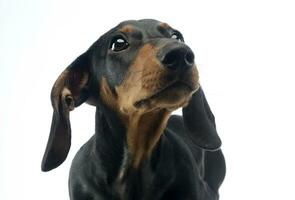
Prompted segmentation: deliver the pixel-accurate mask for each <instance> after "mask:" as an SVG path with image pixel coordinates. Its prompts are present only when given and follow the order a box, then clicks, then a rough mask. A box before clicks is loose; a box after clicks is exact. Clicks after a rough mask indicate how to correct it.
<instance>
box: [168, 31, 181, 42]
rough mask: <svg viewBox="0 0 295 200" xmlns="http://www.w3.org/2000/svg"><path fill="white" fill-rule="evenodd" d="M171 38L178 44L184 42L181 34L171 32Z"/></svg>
mask: <svg viewBox="0 0 295 200" xmlns="http://www.w3.org/2000/svg"><path fill="white" fill-rule="evenodd" d="M171 38H172V39H175V40H178V41H179V42H184V39H183V37H182V35H181V33H179V32H173V33H172V35H171Z"/></svg>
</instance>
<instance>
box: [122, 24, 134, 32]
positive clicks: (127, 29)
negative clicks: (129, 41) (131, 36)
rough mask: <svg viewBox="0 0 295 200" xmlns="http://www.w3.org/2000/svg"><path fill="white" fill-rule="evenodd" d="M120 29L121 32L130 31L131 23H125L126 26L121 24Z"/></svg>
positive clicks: (131, 29) (131, 28)
mask: <svg viewBox="0 0 295 200" xmlns="http://www.w3.org/2000/svg"><path fill="white" fill-rule="evenodd" d="M120 31H121V32H123V33H132V31H133V27H132V26H131V25H126V26H123V27H122V28H121V29H120Z"/></svg>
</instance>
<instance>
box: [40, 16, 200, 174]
mask: <svg viewBox="0 0 295 200" xmlns="http://www.w3.org/2000/svg"><path fill="white" fill-rule="evenodd" d="M198 87H199V83H198V72H197V69H196V66H195V64H194V54H193V52H192V50H191V49H190V48H189V47H188V46H187V45H186V44H185V43H184V39H183V36H182V34H181V33H180V32H179V31H177V30H176V29H173V28H172V27H170V26H169V25H168V24H166V23H161V22H159V21H156V20H150V19H146V20H139V21H125V22H122V23H120V24H119V25H118V26H116V27H115V28H113V29H111V30H110V31H109V32H107V33H106V34H104V35H103V36H102V37H100V38H99V39H98V40H97V41H96V42H95V43H94V44H93V45H92V46H91V47H90V48H89V49H88V50H87V51H86V52H85V53H84V54H82V55H81V56H79V57H78V58H77V59H76V60H75V61H74V62H73V63H72V64H71V65H69V67H67V68H66V69H65V71H64V72H63V73H62V74H61V75H60V76H59V78H58V79H57V80H56V82H55V84H54V86H53V88H52V92H51V100H52V106H53V108H54V113H53V119H52V126H51V132H50V136H49V140H48V144H47V148H46V151H45V155H44V158H43V162H42V170H43V171H48V170H51V169H53V168H55V167H57V166H58V165H60V164H61V163H62V162H63V161H64V160H65V158H66V156H67V154H68V151H69V148H70V142H71V130H70V121H69V111H71V110H73V109H74V108H75V107H77V106H79V105H80V104H82V103H83V102H86V101H87V102H88V103H89V104H92V105H96V106H97V105H98V104H100V103H103V104H104V105H106V106H108V107H109V108H110V109H112V110H114V111H116V112H118V114H119V115H130V114H133V113H136V112H141V113H145V112H151V111H153V110H157V109H167V110H169V111H173V110H175V109H177V108H179V107H183V106H185V105H186V104H187V103H188V102H189V100H190V97H191V95H192V94H193V93H194V92H195V91H196V90H197V89H198Z"/></svg>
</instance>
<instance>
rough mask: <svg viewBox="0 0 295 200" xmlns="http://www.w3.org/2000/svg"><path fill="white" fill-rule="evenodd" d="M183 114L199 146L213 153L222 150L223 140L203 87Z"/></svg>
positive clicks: (190, 132)
mask: <svg viewBox="0 0 295 200" xmlns="http://www.w3.org/2000/svg"><path fill="white" fill-rule="evenodd" d="M182 112H183V121H184V125H185V127H186V129H187V130H188V132H189V136H190V137H191V139H192V141H193V142H194V143H195V144H196V145H197V146H199V147H201V148H203V149H206V150H211V151H214V150H217V149H219V148H220V146H221V140H220V138H219V136H218V134H217V131H216V125H215V118H214V115H213V113H212V112H211V110H210V107H209V105H208V102H207V100H206V97H205V94H204V92H203V90H202V88H201V87H200V88H199V90H198V91H197V92H195V93H194V94H193V96H192V98H191V100H190V102H189V104H188V106H186V107H184V108H183V109H182Z"/></svg>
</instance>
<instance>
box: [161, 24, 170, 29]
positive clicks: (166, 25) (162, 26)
mask: <svg viewBox="0 0 295 200" xmlns="http://www.w3.org/2000/svg"><path fill="white" fill-rule="evenodd" d="M159 26H160V27H161V28H164V29H167V28H171V26H169V24H167V23H160V25H159Z"/></svg>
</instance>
